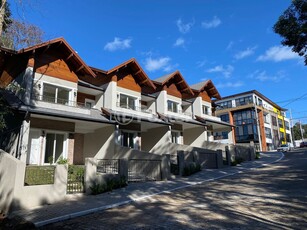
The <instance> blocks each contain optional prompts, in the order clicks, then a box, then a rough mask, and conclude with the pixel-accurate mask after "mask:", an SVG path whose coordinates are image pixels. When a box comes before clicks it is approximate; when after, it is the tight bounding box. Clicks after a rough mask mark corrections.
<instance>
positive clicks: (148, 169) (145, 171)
mask: <svg viewBox="0 0 307 230" xmlns="http://www.w3.org/2000/svg"><path fill="white" fill-rule="evenodd" d="M161 179H162V176H161V160H147V159H130V160H129V163H128V182H140V181H156V180H161Z"/></svg>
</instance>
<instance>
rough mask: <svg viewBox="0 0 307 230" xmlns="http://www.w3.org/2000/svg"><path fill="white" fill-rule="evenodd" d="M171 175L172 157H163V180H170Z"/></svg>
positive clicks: (164, 155) (165, 155)
mask: <svg viewBox="0 0 307 230" xmlns="http://www.w3.org/2000/svg"><path fill="white" fill-rule="evenodd" d="M170 175H171V156H170V155H169V154H163V155H162V161H161V179H162V180H168V179H169V178H170Z"/></svg>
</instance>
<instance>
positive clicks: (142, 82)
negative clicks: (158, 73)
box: [140, 78, 148, 85]
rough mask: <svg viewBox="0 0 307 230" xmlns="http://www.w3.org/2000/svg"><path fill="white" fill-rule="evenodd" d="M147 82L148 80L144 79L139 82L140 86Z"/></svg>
mask: <svg viewBox="0 0 307 230" xmlns="http://www.w3.org/2000/svg"><path fill="white" fill-rule="evenodd" d="M147 81H148V78H146V79H144V80H143V81H141V82H140V85H143V84H144V83H146V82H147Z"/></svg>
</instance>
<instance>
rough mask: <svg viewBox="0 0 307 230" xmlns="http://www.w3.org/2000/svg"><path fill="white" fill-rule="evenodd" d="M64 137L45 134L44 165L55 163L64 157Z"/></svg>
mask: <svg viewBox="0 0 307 230" xmlns="http://www.w3.org/2000/svg"><path fill="white" fill-rule="evenodd" d="M65 139H66V138H65V135H64V134H59V133H47V134H46V145H45V159H44V163H56V162H57V161H58V159H59V158H60V156H62V157H64V158H65V157H66V156H64V145H65V141H66V140H65Z"/></svg>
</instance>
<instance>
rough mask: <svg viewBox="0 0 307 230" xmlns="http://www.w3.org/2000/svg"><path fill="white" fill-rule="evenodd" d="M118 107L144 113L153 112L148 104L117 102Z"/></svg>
mask: <svg viewBox="0 0 307 230" xmlns="http://www.w3.org/2000/svg"><path fill="white" fill-rule="evenodd" d="M116 107H118V108H123V109H130V110H133V111H138V112H143V113H152V110H151V109H148V107H147V106H143V105H142V106H134V105H133V106H128V105H126V104H121V103H120V102H117V103H116Z"/></svg>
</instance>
